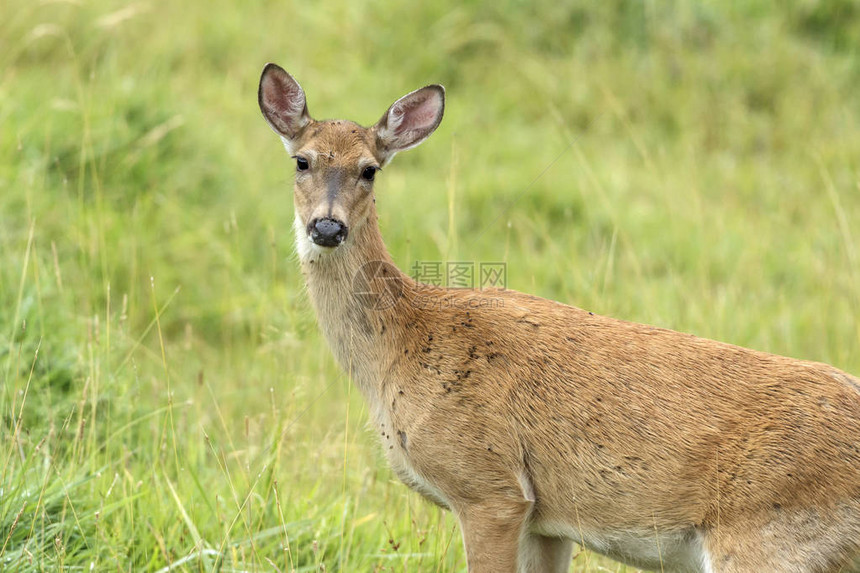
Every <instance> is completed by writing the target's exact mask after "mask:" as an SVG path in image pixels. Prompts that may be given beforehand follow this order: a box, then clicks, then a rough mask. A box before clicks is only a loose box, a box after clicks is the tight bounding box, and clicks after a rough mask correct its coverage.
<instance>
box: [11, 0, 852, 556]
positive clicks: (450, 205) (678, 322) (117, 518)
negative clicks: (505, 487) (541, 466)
mask: <svg viewBox="0 0 860 573" xmlns="http://www.w3.org/2000/svg"><path fill="white" fill-rule="evenodd" d="M0 47H2V49H0V261H2V263H0V376H2V384H3V385H2V392H0V412H2V425H0V436H2V442H0V443H2V448H0V468H2V470H0V471H2V474H0V568H3V569H8V570H20V571H25V570H34V571H57V570H81V569H87V570H98V571H139V570H151V571H166V570H168V569H170V570H174V571H204V570H206V571H208V570H221V571H407V572H409V571H446V572H449V571H450V572H453V571H465V560H464V557H463V552H462V547H461V542H460V538H459V531H458V529H457V526H456V523H455V520H454V519H453V518H451V517H450V515H448V514H446V513H444V512H442V511H440V510H437V509H436V508H434V507H432V506H430V505H428V504H427V503H426V502H424V501H423V500H422V499H421V498H420V497H418V496H417V495H416V494H413V493H411V492H409V491H408V489H407V488H406V487H405V486H402V485H400V484H399V483H397V481H396V478H394V476H393V475H392V474H391V473H390V472H389V470H388V469H387V468H386V465H385V463H384V461H383V459H382V456H381V452H379V450H378V446H377V444H376V438H375V436H374V435H373V434H372V433H370V432H368V431H367V430H366V428H365V425H366V422H367V411H366V409H365V406H364V404H363V402H362V401H361V399H360V397H359V396H358V393H357V392H354V391H353V390H352V389H351V386H350V384H349V383H348V380H347V379H346V378H345V377H344V376H343V375H342V374H341V373H340V371H339V370H338V368H337V367H336V366H335V364H334V362H333V360H332V358H331V356H330V354H329V351H328V349H327V347H326V345H325V342H324V341H323V340H322V339H321V337H320V335H319V333H318V332H317V327H316V324H315V319H314V316H313V314H312V312H311V309H310V306H309V303H308V301H307V298H306V295H305V293H304V291H303V286H302V283H301V277H300V274H299V271H298V264H297V262H296V260H295V255H294V253H293V247H292V236H291V223H292V198H291V194H292V189H291V188H292V183H291V177H292V176H291V173H292V170H293V165H292V162H291V161H290V160H289V159H288V158H287V157H286V155H285V153H284V151H283V148H282V146H281V144H280V142H279V141H278V139H277V137H276V136H275V135H274V134H273V133H272V132H271V131H270V130H269V128H268V127H267V126H266V124H265V122H264V121H263V120H262V118H261V116H260V113H259V110H258V107H257V102H256V89H257V81H258V78H259V73H260V71H261V70H262V67H263V65H264V64H265V63H266V62H269V61H273V62H277V63H279V64H280V65H281V66H283V67H284V68H286V69H287V70H288V71H290V72H291V73H292V74H293V75H294V76H295V77H296V78H297V79H298V81H299V82H300V83H301V84H302V86H303V87H304V89H305V92H306V94H307V97H308V105H309V109H310V112H311V114H312V115H313V116H314V117H316V118H318V119H323V118H335V117H337V118H341V117H343V118H349V119H352V120H355V121H357V122H358V123H361V124H364V125H369V124H371V123H374V122H375V121H376V120H377V119H378V118H379V117H380V116H381V115H382V113H383V112H384V111H385V110H386V109H387V107H388V105H390V104H391V103H392V102H393V101H394V100H395V99H397V98H398V97H400V96H401V95H403V94H405V93H407V92H409V91H411V90H413V89H415V88H417V87H420V86H422V85H425V84H428V83H435V82H439V83H443V84H444V85H445V86H446V88H447V95H448V100H447V107H446V117H445V119H444V121H443V123H442V126H441V127H440V129H439V130H438V131H437V132H436V133H435V134H434V135H433V136H432V137H431V138H430V140H428V141H427V142H426V143H425V144H423V145H422V146H421V148H419V149H417V150H414V151H410V152H408V153H402V154H400V155H398V157H397V158H396V160H395V161H394V162H393V163H392V165H391V166H389V167H388V168H386V170H385V173H384V174H382V175H381V176H380V177H379V178H378V183H377V186H376V189H377V191H376V193H377V206H378V209H379V212H380V225H381V228H382V232H383V235H384V236H385V238H386V242H387V244H388V246H389V249H390V250H391V252H392V254H393V256H394V258H395V260H396V261H397V263H398V264H399V265H400V266H401V268H403V269H404V270H407V272H408V269H409V268H411V267H412V265H413V264H414V263H415V261H475V262H480V261H503V262H505V263H506V264H507V285H508V287H509V288H514V289H517V290H524V291H528V292H531V293H534V294H537V295H541V296H544V297H549V298H553V299H556V300H560V301H563V302H566V303H569V304H573V305H575V306H579V307H583V308H587V309H589V310H592V311H594V312H597V313H600V314H606V315H611V316H615V317H618V318H624V319H627V320H634V321H638V322H647V323H651V324H657V325H660V326H663V327H668V328H673V329H677V330H683V331H687V332H692V333H694V334H697V335H700V336H706V337H709V338H716V339H718V340H723V341H727V342H731V343H734V344H740V345H744V346H750V347H753V348H756V349H760V350H765V351H769V352H775V353H779V354H787V355H791V356H795V357H798V358H805V359H811V360H819V361H824V362H829V363H832V364H834V365H835V366H837V367H840V368H842V369H845V370H848V371H850V372H853V373H854V374H860V320H858V319H860V171H858V170H860V137H858V133H860V98H858V97H857V94H858V93H860V59H858V56H860V51H858V49H860V7H858V4H856V3H855V2H853V1H851V0H832V1H816V0H802V1H798V2H793V3H789V4H779V5H778V4H777V3H771V2H758V1H753V0H748V1H746V0H745V1H738V2H731V3H714V2H683V1H679V2H654V1H643V2H622V1H621V0H618V1H615V0H611V1H605V2H600V3H591V2H584V1H569V2H559V1H557V0H537V1H532V2H521V1H517V0H502V1H498V2H492V3H490V2H472V1H467V2H463V1H456V2H455V1H449V0H440V1H437V2H425V3H421V4H418V3H416V4H401V5H394V4H392V3H390V2H381V1H375V0H370V1H346V0H325V1H320V2H312V3H311V2H309V3H294V2H273V1H269V2H247V3H239V2H229V1H226V0H209V1H206V2H204V1H200V0H188V1H186V2H167V1H166V0H153V1H141V2H131V3H126V2H117V1H112V0H91V1H88V0H66V1H33V0H6V1H5V2H4V3H3V4H2V7H0ZM572 570H573V571H617V572H623V571H633V570H634V569H632V568H625V567H624V566H621V565H618V564H615V563H613V562H611V561H608V560H605V559H603V558H600V557H599V556H597V555H594V554H592V553H589V552H580V553H578V554H577V556H576V559H575V560H574V562H573V564H572Z"/></svg>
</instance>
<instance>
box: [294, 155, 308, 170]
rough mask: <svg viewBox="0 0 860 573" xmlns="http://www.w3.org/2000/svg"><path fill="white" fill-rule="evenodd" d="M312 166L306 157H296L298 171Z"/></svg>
mask: <svg viewBox="0 0 860 573" xmlns="http://www.w3.org/2000/svg"><path fill="white" fill-rule="evenodd" d="M308 167H310V164H309V163H308V160H307V159H305V158H304V157H296V171H306V170H307V169H308Z"/></svg>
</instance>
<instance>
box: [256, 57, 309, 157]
mask: <svg viewBox="0 0 860 573" xmlns="http://www.w3.org/2000/svg"><path fill="white" fill-rule="evenodd" d="M257 100H258V102H259V104H260V111H262V112H263V117H264V118H266V121H267V122H268V124H269V125H270V126H271V128H272V129H273V130H275V132H276V133H277V134H278V135H280V136H281V137H282V138H284V143H286V144H289V143H290V142H292V141H293V140H295V139H296V137H297V136H298V134H299V133H300V132H301V131H302V129H303V128H304V127H305V126H306V125H307V124H308V123H310V121H311V116H310V115H308V105H307V102H306V101H305V92H304V90H302V86H300V85H299V82H297V81H296V80H294V79H293V76H291V75H290V74H288V73H287V72H286V71H285V70H284V69H283V68H281V67H280V66H278V65H277V64H266V67H265V68H263V74H262V75H261V76H260V89H259V90H258V91H257Z"/></svg>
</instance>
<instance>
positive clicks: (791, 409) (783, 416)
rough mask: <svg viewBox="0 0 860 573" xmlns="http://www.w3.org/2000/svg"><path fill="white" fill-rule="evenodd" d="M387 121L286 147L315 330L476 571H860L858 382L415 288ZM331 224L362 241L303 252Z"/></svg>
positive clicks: (526, 307)
mask: <svg viewBox="0 0 860 573" xmlns="http://www.w3.org/2000/svg"><path fill="white" fill-rule="evenodd" d="M278 70H280V68H278ZM267 71H268V72H269V73H278V72H277V71H275V72H271V70H270V68H267ZM281 72H283V70H281ZM266 73H267V72H264V77H263V81H262V82H261V84H262V83H263V82H265V81H269V80H267V76H266ZM283 73H284V74H286V72H283ZM286 78H288V79H286ZM286 78H284V77H283V76H277V77H276V79H277V80H278V81H283V82H289V81H294V80H292V78H290V77H289V76H288V75H286ZM295 85H296V86H297V85H298V84H295ZM289 87H290V89H293V88H292V86H291V84H290V85H289ZM266 89H267V90H270V89H271V86H269V85H267V87H266ZM425 89H427V88H425ZM299 91H300V88H299ZM262 92H263V87H262V85H261V93H262ZM414 93H418V92H414ZM412 95H413V94H410V96H406V97H407V98H408V97H411V96H412ZM303 97H304V95H303V93H302V98H303ZM416 97H417V96H416ZM404 99H405V98H404ZM302 102H303V100H302ZM261 106H262V107H263V111H264V114H265V115H266V116H267V119H269V120H270V124H272V125H273V126H274V125H276V122H275V121H273V120H272V119H271V118H270V117H269V116H270V114H272V113H275V112H276V111H277V110H274V111H273V110H272V108H271V106H269V107H267V106H266V102H265V101H264V98H262V96H261ZM392 107H394V106H392ZM305 113H306V108H305ZM387 117H389V116H388V115H386V116H383V120H380V123H379V124H377V125H376V126H374V127H372V128H369V129H365V128H361V127H359V126H357V125H355V124H353V123H350V122H315V121H313V120H310V119H309V117H308V122H307V123H306V125H304V126H303V127H301V129H300V130H299V131H298V133H297V134H289V135H285V130H283V129H280V130H278V129H277V127H276V130H278V132H279V133H280V134H281V136H282V137H284V138H286V139H289V141H285V143H286V144H287V145H288V147H291V149H292V150H294V151H295V152H296V153H302V154H311V155H313V156H314V158H315V160H314V161H313V162H312V163H313V164H312V167H311V169H310V170H309V172H304V173H299V174H298V176H297V179H296V188H295V203H296V231H297V240H298V242H299V252H300V255H301V256H300V258H301V260H302V263H301V265H302V272H303V274H304V276H305V279H306V281H307V286H308V292H309V294H310V298H311V301H312V302H313V305H314V307H315V309H316V312H317V315H318V319H319V323H320V326H321V328H322V330H323V332H324V334H325V336H326V338H327V339H328V341H329V343H330V345H331V347H332V350H333V351H334V354H335V356H336V358H337V359H338V361H339V362H340V364H341V365H342V366H343V367H344V369H346V370H347V371H348V372H349V374H350V376H351V377H352V378H353V380H354V381H355V382H356V383H357V385H358V387H359V388H360V389H361V391H362V393H363V394H364V397H365V398H366V400H367V402H368V404H369V405H370V408H371V411H372V414H373V418H374V423H375V424H376V425H377V426H378V429H379V432H380V434H381V435H382V444H383V447H384V449H385V451H386V455H387V457H388V460H389V462H390V463H391V465H392V467H393V469H394V471H395V472H396V473H397V474H398V475H399V476H400V477H401V479H402V480H403V481H404V482H405V483H406V484H407V485H410V486H411V487H413V488H415V489H416V490H418V491H420V492H421V493H423V494H424V495H425V496H427V497H428V498H430V499H431V500H433V501H434V502H436V503H439V504H441V505H443V506H445V507H448V508H449V509H451V510H452V511H453V512H454V513H455V514H456V515H457V517H458V518H459V520H460V523H461V526H462V531H463V538H464V541H465V544H466V551H467V556H468V562H469V570H470V571H472V572H477V573H499V572H514V571H551V572H561V571H567V570H568V567H569V563H570V556H571V541H575V542H577V543H580V544H584V545H586V546H590V547H592V548H593V549H595V550H597V551H600V552H602V553H605V554H608V555H610V556H613V557H615V558H616V559H620V560H624V561H627V562H629V563H632V564H635V565H639V566H642V567H648V568H654V569H658V570H659V569H661V568H663V569H665V570H666V571H673V570H676V571H702V572H720V573H742V572H748V573H753V572H762V571H774V572H776V571H782V572H798V573H800V572H819V571H820V572H826V571H837V570H839V568H840V567H842V566H844V565H845V564H847V563H848V562H849V560H850V558H851V557H852V556H853V555H856V554H857V553H858V551H860V380H858V379H857V378H854V377H852V376H850V375H848V374H846V373H844V372H841V371H839V370H837V369H835V368H833V367H831V366H828V365H825V364H820V363H814V362H805V361H800V360H794V359H791V358H785V357H781V356H775V355H771V354H765V353H762V352H756V351H754V350H748V349H745V348H740V347H737V346H732V345H729V344H723V343H720V342H715V341H711V340H705V339H701V338H697V337H695V336H691V335H687V334H681V333H678V332H673V331H670V330H665V329H660V328H654V327H651V326H645V325H640V324H634V323H629V322H624V321H620V320H615V319H612V318H606V317H602V316H597V315H594V314H592V313H590V312H587V311H584V310H580V309H578V308H574V307H571V306H566V305H563V304H560V303H557V302H552V301H549V300H545V299H541V298H537V297H534V296H529V295H525V294H521V293H518V292H514V291H510V290H490V291H472V290H456V289H443V288H437V287H430V286H426V285H422V284H419V283H416V282H415V281H413V280H412V279H411V278H410V277H408V276H407V275H405V274H404V273H402V272H400V271H398V270H397V269H396V267H395V266H394V264H393V262H392V260H391V257H390V256H389V254H388V252H387V251H386V248H385V245H384V244H383V241H382V238H381V236H380V233H379V229H378V225H377V216H376V211H375V205H374V199H373V192H372V185H368V184H367V183H368V182H366V181H363V180H362V179H361V178H360V173H361V168H362V166H363V165H365V164H367V163H368V162H373V163H375V164H377V165H383V164H385V163H386V162H387V161H388V160H389V159H390V156H391V154H393V152H396V149H394V150H393V151H392V149H391V147H392V146H391V144H390V142H386V141H382V142H380V136H379V132H380V130H382V129H384V127H385V126H384V122H385V121H386V118H387ZM287 119H289V118H287ZM419 119H420V118H419ZM438 119H441V110H440V111H439V118H438ZM436 124H438V120H437V121H436ZM433 129H435V125H432V127H431V128H429V132H428V133H426V135H424V136H423V137H426V136H427V135H429V133H430V132H432V130H433ZM423 137H422V138H421V139H423ZM385 143H388V146H387V147H386V146H385V145H383V144H385ZM394 147H397V146H396V145H395V146H394ZM332 178H337V183H336V187H337V188H336V189H335V193H332V192H331V185H332V183H331V182H332ZM320 213H330V214H334V216H336V217H337V218H338V219H339V220H341V221H343V222H345V223H346V224H347V225H348V227H349V229H350V233H349V237H348V239H347V240H346V242H345V243H344V244H342V245H340V246H339V247H337V248H334V249H328V250H325V249H316V248H314V246H312V245H310V244H309V243H308V244H305V243H303V241H304V242H307V241H308V239H307V236H306V235H305V236H303V233H305V226H306V225H307V224H308V222H309V221H311V220H312V219H313V218H314V217H319V216H321V215H320ZM371 261H383V262H385V263H386V266H385V267H384V270H386V272H388V273H389V274H384V273H382V272H379V273H376V275H374V276H372V277H370V279H369V280H370V284H371V286H372V287H373V288H372V289H371V290H373V292H383V290H384V289H386V288H387V289H389V292H391V293H393V294H394V297H393V299H392V304H390V305H388V306H386V305H380V306H382V307H383V308H377V307H372V305H368V303H367V301H366V300H362V299H361V298H360V297H356V296H355V295H354V291H355V283H354V281H355V277H356V275H357V274H359V273H361V272H363V271H362V266H363V265H365V264H366V263H368V262H371ZM365 274H366V273H365Z"/></svg>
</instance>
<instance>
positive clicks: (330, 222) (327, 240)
mask: <svg viewBox="0 0 860 573" xmlns="http://www.w3.org/2000/svg"><path fill="white" fill-rule="evenodd" d="M347 232H348V231H347V228H346V225H344V224H343V223H342V222H340V221H338V220H337V219H330V218H328V217H323V218H322V219H314V220H313V221H311V224H310V225H308V234H309V235H310V236H311V240H312V241H313V242H314V243H316V244H317V245H319V246H321V247H336V246H338V245H340V244H341V243H342V242H344V241H345V240H346V234H347Z"/></svg>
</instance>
